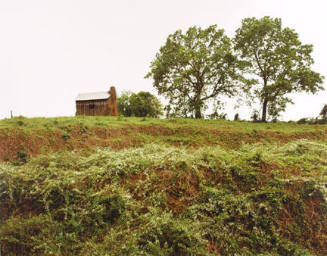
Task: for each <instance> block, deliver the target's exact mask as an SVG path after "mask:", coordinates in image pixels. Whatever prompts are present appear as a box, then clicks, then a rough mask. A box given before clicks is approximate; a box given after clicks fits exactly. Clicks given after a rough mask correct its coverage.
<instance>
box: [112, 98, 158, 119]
mask: <svg viewBox="0 0 327 256" xmlns="http://www.w3.org/2000/svg"><path fill="white" fill-rule="evenodd" d="M117 107H118V112H119V113H120V114H122V115H124V116H137V117H147V116H148V117H159V116H160V115H161V114H162V106H161V103H160V101H159V100H158V98H157V97H155V96H154V95H152V94H151V93H149V92H139V93H137V94H136V93H129V92H125V93H123V94H122V95H121V96H120V97H119V98H118V100H117Z"/></svg>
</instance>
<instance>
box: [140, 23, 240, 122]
mask: <svg viewBox="0 0 327 256" xmlns="http://www.w3.org/2000/svg"><path fill="white" fill-rule="evenodd" d="M231 48H232V47H231V40H230V39H229V38H228V37H227V36H226V35H225V34H224V30H223V29H217V27H216V26H215V25H213V26H210V27H208V28H206V29H201V28H199V27H190V28H189V29H188V30H187V31H186V33H185V34H183V33H182V31H181V30H177V31H176V32H175V33H174V34H171V35H169V36H168V38H167V41H166V43H165V45H164V46H162V47H161V48H160V50H159V52H158V53H157V54H156V57H155V59H154V60H153V61H152V62H151V66H150V68H151V71H150V72H149V73H148V74H147V75H146V77H147V78H152V79H153V80H154V82H153V85H154V87H155V88H156V89H157V90H158V93H159V94H162V95H164V96H165V97H167V98H168V99H169V103H170V105H171V106H172V107H170V110H173V111H174V112H178V113H181V115H183V116H187V115H188V114H191V116H193V115H194V116H195V117H196V118H201V117H202V116H203V110H204V109H206V107H207V106H208V103H209V101H210V100H215V101H217V100H218V97H219V96H221V95H227V96H232V95H234V93H235V83H234V82H233V80H234V79H235V78H236V65H237V61H236V58H235V57H234V56H233V54H232V49H231ZM172 108H173V109H172Z"/></svg>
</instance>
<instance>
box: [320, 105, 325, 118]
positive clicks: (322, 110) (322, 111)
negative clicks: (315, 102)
mask: <svg viewBox="0 0 327 256" xmlns="http://www.w3.org/2000/svg"><path fill="white" fill-rule="evenodd" d="M320 115H321V117H322V118H323V119H327V104H325V105H324V106H323V108H322V109H321V111H320Z"/></svg>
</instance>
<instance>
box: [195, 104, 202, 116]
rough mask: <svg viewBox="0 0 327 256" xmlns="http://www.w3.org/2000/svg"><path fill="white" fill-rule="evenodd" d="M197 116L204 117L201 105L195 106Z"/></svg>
mask: <svg viewBox="0 0 327 256" xmlns="http://www.w3.org/2000/svg"><path fill="white" fill-rule="evenodd" d="M195 118H197V119H199V118H202V115H201V106H200V105H198V106H196V107H195Z"/></svg>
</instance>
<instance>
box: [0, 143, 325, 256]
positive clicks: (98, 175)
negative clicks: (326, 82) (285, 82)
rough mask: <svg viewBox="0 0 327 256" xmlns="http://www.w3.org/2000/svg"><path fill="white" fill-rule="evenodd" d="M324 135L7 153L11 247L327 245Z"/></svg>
mask: <svg viewBox="0 0 327 256" xmlns="http://www.w3.org/2000/svg"><path fill="white" fill-rule="evenodd" d="M326 166H327V143H326V141H320V142H319V141H310V140H305V139H300V140H296V141H291V142H288V143H286V144H284V145H278V144H274V143H255V144H244V145H242V146H240V147H239V148H237V149H227V148H223V147H221V146H219V145H211V146H202V147H198V148H190V147H186V146H179V147H176V146H169V145H165V146H163V145H160V144H158V143H157V144H153V143H150V144H145V145H143V146H140V147H136V148H128V149H123V150H119V151H117V150H113V149H111V148H98V149H96V150H95V151H93V152H90V151H82V152H69V151H63V152H57V153H52V154H47V155H40V156H38V157H35V158H30V159H26V162H21V163H17V162H4V163H2V164H0V200H1V204H0V212H1V236H0V237H1V238H0V239H1V248H2V253H3V254H4V255H9V256H10V255H85V256H91V255H92V256H93V255H326V254H327V239H326V238H327V202H326V199H327V182H326V180H327V167H326Z"/></svg>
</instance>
